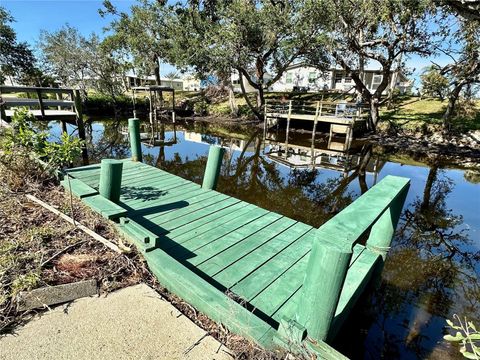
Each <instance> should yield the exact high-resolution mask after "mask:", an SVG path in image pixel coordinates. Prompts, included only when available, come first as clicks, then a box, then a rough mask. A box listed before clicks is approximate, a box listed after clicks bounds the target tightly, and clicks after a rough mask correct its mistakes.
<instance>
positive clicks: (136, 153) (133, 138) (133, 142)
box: [128, 118, 142, 161]
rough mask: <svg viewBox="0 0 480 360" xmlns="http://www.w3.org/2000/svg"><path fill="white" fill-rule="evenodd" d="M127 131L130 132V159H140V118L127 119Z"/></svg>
mask: <svg viewBox="0 0 480 360" xmlns="http://www.w3.org/2000/svg"><path fill="white" fill-rule="evenodd" d="M128 132H129V134H130V147H131V149H132V160H133V161H142V143H141V141H140V120H139V119H137V118H130V119H128Z"/></svg>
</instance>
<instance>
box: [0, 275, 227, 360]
mask: <svg viewBox="0 0 480 360" xmlns="http://www.w3.org/2000/svg"><path fill="white" fill-rule="evenodd" d="M0 359H3V360H10V359H56V360H57V359H114V360H120V359H195V360H197V359H199V360H201V359H205V360H206V359H209V360H210V359H215V360H226V359H231V356H230V355H229V353H228V349H226V348H225V347H224V346H223V345H221V344H220V343H219V342H218V341H217V340H215V339H214V338H212V337H211V336H208V335H207V334H206V332H205V331H204V330H202V329H201V328H199V327H198V326H197V325H195V324H194V323H193V322H191V321H190V320H189V319H188V318H186V317H185V316H183V315H182V314H181V313H180V312H179V311H178V310H177V309H176V308H175V307H174V306H173V305H172V304H170V303H169V302H168V301H166V300H164V299H162V298H161V297H160V295H158V293H157V292H155V291H154V290H153V289H152V288H150V287H148V286H147V285H144V284H141V285H136V286H131V287H128V288H125V289H122V290H119V291H116V292H113V293H110V294H108V296H100V297H89V298H82V299H78V300H76V301H74V302H72V303H69V304H65V305H62V306H58V307H56V308H53V309H52V310H51V311H48V312H46V313H44V314H42V315H39V316H36V317H35V318H34V319H32V320H31V321H29V322H28V323H27V324H26V325H25V326H23V327H19V328H18V329H17V330H16V332H15V333H14V334H12V335H6V336H4V337H2V338H0Z"/></svg>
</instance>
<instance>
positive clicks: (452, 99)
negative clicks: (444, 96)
mask: <svg viewBox="0 0 480 360" xmlns="http://www.w3.org/2000/svg"><path fill="white" fill-rule="evenodd" d="M463 85H464V83H463V82H461V83H460V84H457V85H456V86H455V88H454V89H453V90H452V92H451V93H450V96H449V97H448V105H447V109H446V110H445V113H444V114H443V128H444V129H446V130H448V129H449V127H450V119H451V118H452V116H453V113H454V112H455V104H456V103H457V100H458V97H459V96H460V91H462V87H463Z"/></svg>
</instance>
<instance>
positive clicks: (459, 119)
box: [380, 97, 480, 132]
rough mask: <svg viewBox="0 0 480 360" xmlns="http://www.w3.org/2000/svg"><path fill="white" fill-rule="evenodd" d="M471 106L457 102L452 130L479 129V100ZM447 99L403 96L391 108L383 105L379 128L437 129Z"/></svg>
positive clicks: (411, 130)
mask: <svg viewBox="0 0 480 360" xmlns="http://www.w3.org/2000/svg"><path fill="white" fill-rule="evenodd" d="M472 105H473V106H468V107H467V106H465V104H464V103H462V102H459V104H458V107H457V115H456V116H455V117H454V118H453V119H452V127H453V129H454V130H457V131H460V132H465V131H469V130H480V101H479V100H477V101H476V102H474V103H473V104H472ZM446 106H447V101H440V100H438V99H420V98H419V97H405V98H402V99H401V100H400V101H398V102H397V104H396V105H395V107H394V108H393V109H390V110H389V109H387V108H386V107H383V108H382V109H381V112H380V116H381V122H382V123H381V124H380V128H381V129H382V128H384V127H385V126H387V125H394V126H395V127H397V128H398V129H402V130H405V131H408V132H425V131H427V130H438V129H441V127H442V125H443V119H442V116H443V114H444V112H445V108H446Z"/></svg>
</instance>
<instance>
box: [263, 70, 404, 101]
mask: <svg viewBox="0 0 480 360" xmlns="http://www.w3.org/2000/svg"><path fill="white" fill-rule="evenodd" d="M364 73H365V75H364V76H365V82H366V84H367V87H368V89H369V90H370V91H374V90H375V89H376V88H377V87H378V85H379V84H380V83H381V82H382V75H381V73H380V71H379V70H378V69H365V70H364ZM389 86H390V85H389ZM411 87H412V82H411V81H410V80H408V78H407V77H406V76H405V75H404V74H403V73H401V72H400V73H399V74H398V76H397V79H396V83H395V88H397V89H399V90H400V92H401V93H402V94H404V93H406V92H408V91H410V90H411ZM272 89H273V91H278V92H285V91H311V92H316V91H320V90H340V91H346V92H354V91H355V90H354V82H353V80H352V77H351V76H349V75H348V74H347V73H346V72H345V71H344V70H342V69H339V68H331V69H329V70H328V71H324V72H322V71H320V70H319V69H317V68H315V67H312V66H308V65H305V64H303V63H299V64H294V65H291V66H289V67H288V68H287V69H286V71H285V73H284V74H283V75H282V77H281V78H280V79H279V80H278V81H277V82H275V83H274V84H273V86H272Z"/></svg>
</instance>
